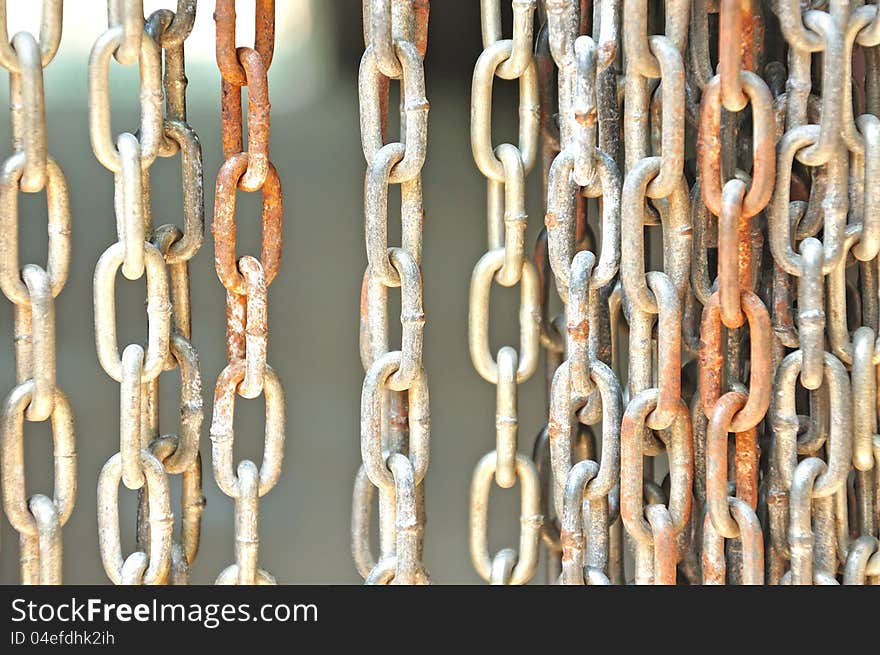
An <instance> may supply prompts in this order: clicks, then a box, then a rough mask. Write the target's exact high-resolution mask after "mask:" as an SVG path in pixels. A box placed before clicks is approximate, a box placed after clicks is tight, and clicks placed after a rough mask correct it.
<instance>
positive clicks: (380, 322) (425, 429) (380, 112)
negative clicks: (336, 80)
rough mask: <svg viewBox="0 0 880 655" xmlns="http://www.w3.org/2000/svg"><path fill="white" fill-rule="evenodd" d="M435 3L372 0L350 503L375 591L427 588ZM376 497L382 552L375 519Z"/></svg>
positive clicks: (358, 557) (355, 543)
mask: <svg viewBox="0 0 880 655" xmlns="http://www.w3.org/2000/svg"><path fill="white" fill-rule="evenodd" d="M428 13H429V3H428V1H427V0H364V3H363V25H364V46H365V50H364V54H363V56H362V58H361V65H360V70H359V72H358V96H359V99H360V127H361V144H362V146H363V152H364V158H365V159H366V162H367V171H366V175H365V181H364V232H365V238H366V250H367V269H366V271H365V272H364V276H363V281H362V285H361V301H360V354H361V362H362V364H363V367H364V370H365V376H364V383H363V388H362V392H361V434H360V444H361V458H362V460H363V463H362V464H361V466H360V469H359V470H358V473H357V476H356V478H355V484H354V492H353V495H352V519H351V540H352V554H353V556H354V560H355V564H356V566H357V569H358V572H359V573H360V574H361V576H362V577H363V578H364V579H365V581H366V583H367V584H428V583H429V582H430V578H429V574H428V571H427V569H426V568H425V565H424V563H423V562H422V546H423V539H424V531H425V523H426V517H425V508H424V493H423V489H424V485H423V484H422V481H423V480H424V477H425V473H426V471H427V468H428V456H429V448H430V447H429V438H430V404H429V400H428V378H427V374H426V373H425V369H424V366H423V362H422V344H423V331H424V325H425V314H424V294H423V281H422V269H421V260H422V225H423V222H424V207H423V203H422V177H421V171H422V166H423V165H424V163H425V155H426V151H427V138H428V101H427V99H426V97H425V71H424V63H423V62H424V57H425V50H426V48H427V34H428ZM391 80H399V81H400V138H399V140H397V141H388V140H387V134H386V125H387V115H388V111H389V107H388V104H389V103H388V99H389V85H390V83H391ZM392 185H400V197H401V204H400V212H401V225H402V232H401V245H400V246H399V247H395V246H389V244H388V192H389V187H391V186H392ZM398 287H399V288H400V294H401V301H400V305H401V313H400V323H401V328H402V329H401V345H400V349H398V350H391V349H390V348H391V346H390V344H389V332H388V289H393V288H398ZM376 490H378V507H379V539H378V542H379V543H378V545H379V556H378V558H377V557H374V556H373V555H372V547H371V543H370V517H371V514H372V503H373V496H374V495H375V493H376Z"/></svg>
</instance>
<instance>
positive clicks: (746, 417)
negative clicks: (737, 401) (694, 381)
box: [699, 291, 773, 432]
mask: <svg viewBox="0 0 880 655" xmlns="http://www.w3.org/2000/svg"><path fill="white" fill-rule="evenodd" d="M740 302H741V305H742V309H743V312H745V315H746V319H747V321H748V324H749V338H750V349H751V350H750V362H751V371H750V375H749V395H748V401H747V402H746V404H745V406H744V407H743V408H742V410H740V411H739V412H737V413H736V414H735V415H734V417H733V420H732V421H731V430H732V431H734V432H743V431H745V430H747V429H749V428H752V427H754V426H756V425H757V424H758V423H759V422H760V421H761V419H763V418H764V414H766V413H767V408H768V407H769V405H770V392H771V389H772V382H773V380H772V379H771V378H772V376H771V370H770V339H771V331H770V315H769V314H768V313H767V308H766V307H765V306H764V303H762V302H761V299H760V298H758V296H756V295H755V294H754V293H752V292H751V291H742V292H741V293H740ZM721 326H722V323H721V302H720V297H719V294H718V292H717V291H716V292H715V293H713V294H712V296H710V298H709V302H708V303H706V306H705V307H704V308H703V322H702V324H701V327H700V353H699V364H700V366H699V378H700V400H701V403H702V406H703V412H704V413H705V414H706V417H707V418H711V416H712V412H713V411H714V408H715V403H716V402H717V401H718V399H719V397H721V387H722V372H723V369H724V367H723V360H724V358H723V355H722V331H721Z"/></svg>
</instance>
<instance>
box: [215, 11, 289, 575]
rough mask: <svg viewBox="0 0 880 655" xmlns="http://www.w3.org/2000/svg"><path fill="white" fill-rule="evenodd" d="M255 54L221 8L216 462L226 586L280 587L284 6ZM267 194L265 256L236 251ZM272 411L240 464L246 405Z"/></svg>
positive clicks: (259, 38)
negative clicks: (221, 338)
mask: <svg viewBox="0 0 880 655" xmlns="http://www.w3.org/2000/svg"><path fill="white" fill-rule="evenodd" d="M254 11H255V34H254V41H253V43H254V45H253V47H242V48H236V47H235V1H234V0H217V3H216V6H215V10H214V21H215V22H216V25H217V39H216V43H217V49H216V56H217V67H218V68H219V69H220V75H221V83H220V84H221V116H222V122H223V125H222V132H223V133H222V141H223V157H224V162H223V166H222V167H221V168H220V172H219V173H218V174H217V187H216V190H215V193H214V222H213V225H212V228H211V230H212V232H213V235H214V263H215V268H216V270H217V277H218V278H220V282H221V283H222V284H223V286H224V288H225V289H226V359H227V365H226V367H225V368H224V369H223V371H222V372H221V373H220V375H219V376H218V378H217V384H216V386H215V388H214V413H213V417H212V420H211V443H212V450H211V461H212V465H213V469H214V478H215V479H216V481H217V485H218V486H219V487H220V490H221V491H222V492H223V493H224V494H226V495H227V496H229V497H230V498H232V499H233V500H234V501H235V563H234V564H231V565H229V566H228V567H226V568H225V569H224V570H223V571H222V572H221V573H220V575H219V576H218V577H217V584H242V585H252V584H275V578H274V577H273V576H272V575H271V574H270V573H268V572H267V571H265V570H264V569H262V568H260V567H259V564H258V547H259V530H258V519H259V499H260V498H261V497H262V496H264V495H266V494H267V493H268V492H269V491H270V490H271V489H272V487H274V486H275V484H276V483H277V482H278V479H279V477H280V476H281V464H282V461H283V458H284V436H285V434H284V432H285V425H284V421H285V418H284V412H285V405H284V389H283V388H282V386H281V380H280V379H279V378H278V374H277V373H276V372H275V371H274V370H273V369H272V367H271V366H269V364H268V362H267V360H266V353H267V345H268V317H267V299H268V296H267V290H268V287H269V285H270V284H271V283H272V281H273V280H274V279H275V277H276V275H277V274H278V268H279V266H280V264H281V232H282V220H283V206H282V195H281V181H280V179H279V177H278V172H277V171H276V170H275V166H274V165H273V164H272V162H271V161H270V159H269V127H270V126H269V82H268V71H269V66H270V65H271V64H272V54H273V50H274V47H275V0H255V2H254ZM242 87H247V90H248V109H247V119H246V123H247V149H245V144H244V141H243V129H242V128H243V120H245V119H244V118H243V116H242V98H241V92H242ZM237 189H241V190H242V191H247V192H256V191H259V192H260V193H261V195H262V200H263V203H262V221H261V224H262V247H261V252H260V257H259V258H256V257H252V256H250V255H244V256H242V257H240V258H238V257H237V255H236V249H235V232H236V224H235V219H236V216H235V200H236V199H235V195H236V190H237ZM261 395H263V396H264V398H265V402H266V425H265V439H264V450H263V461H262V463H261V464H260V466H259V467H258V466H257V465H256V464H255V463H254V462H253V461H251V460H249V459H245V460H242V461H241V462H240V463H239V464H238V466H237V467H235V466H234V464H233V441H234V438H235V433H234V430H233V416H234V412H235V399H236V397H237V396H241V397H242V398H247V399H255V398H258V397H259V396H261Z"/></svg>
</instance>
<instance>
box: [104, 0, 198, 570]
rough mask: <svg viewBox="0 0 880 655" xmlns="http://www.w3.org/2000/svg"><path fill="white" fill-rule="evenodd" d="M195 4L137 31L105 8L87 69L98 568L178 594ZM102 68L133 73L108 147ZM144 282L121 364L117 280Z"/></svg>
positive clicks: (192, 406)
mask: <svg viewBox="0 0 880 655" xmlns="http://www.w3.org/2000/svg"><path fill="white" fill-rule="evenodd" d="M195 11H196V2H195V0H178V3H177V11H176V12H172V11H170V10H167V9H160V10H158V11H156V12H154V13H153V14H151V15H150V17H149V18H147V19H146V20H145V19H144V15H143V4H142V2H140V1H137V0H108V29H107V31H105V32H104V34H102V35H101V36H100V37H99V38H98V40H97V41H96V42H95V45H94V47H93V49H92V55H91V58H90V61H89V121H90V122H89V128H90V135H91V139H92V148H93V150H94V152H95V156H96V157H97V158H98V160H99V161H100V162H101V163H102V164H103V165H104V166H105V167H106V168H108V169H109V170H111V171H112V172H113V174H114V181H115V184H114V209H115V214H116V232H117V241H116V243H114V244H112V245H111V246H109V247H108V248H107V249H106V250H105V251H104V254H103V255H101V258H100V259H99V260H98V263H97V266H96V268H95V277H94V308H95V342H96V344H97V351H98V360H99V362H100V363H101V366H102V367H103V368H104V370H105V372H106V373H107V374H108V375H109V376H110V377H111V378H112V379H113V380H115V381H117V382H119V384H120V428H119V452H118V453H117V454H116V455H114V456H113V457H112V458H111V459H110V460H109V461H108V462H107V464H106V465H105V467H104V470H103V471H102V473H101V479H100V482H99V497H100V498H99V506H98V526H99V536H100V541H101V555H102V560H103V562H104V569H105V571H106V572H107V575H108V576H109V578H110V579H111V580H112V581H113V582H114V583H116V584H165V583H168V582H170V583H173V584H186V583H187V581H188V578H189V568H190V565H191V564H192V562H193V559H194V558H195V555H196V552H197V550H198V543H199V529H200V521H201V514H202V510H203V508H204V504H205V501H204V497H203V496H202V492H201V461H200V459H199V440H200V433H201V428H202V420H203V409H202V381H201V373H200V371H199V358H198V353H197V352H196V350H195V348H194V347H193V345H192V343H191V341H190V339H191V336H192V334H191V332H192V330H191V317H190V301H189V260H190V259H191V258H192V257H193V256H194V255H195V254H196V252H197V251H198V250H199V248H200V247H201V244H202V242H203V240H204V201H203V192H202V182H203V180H202V161H201V146H200V145H199V140H198V137H197V136H196V134H195V132H194V131H193V129H192V128H191V127H190V126H189V124H188V123H187V119H186V74H185V65H184V41H185V40H186V37H187V36H188V35H189V32H190V30H191V29H192V26H193V22H194V20H195ZM111 58H115V59H116V61H118V62H119V63H120V64H122V65H135V64H137V66H138V70H139V73H140V100H141V103H140V104H141V126H140V129H139V130H138V131H137V133H136V134H131V133H128V132H123V133H121V134H119V135H118V136H117V137H115V140H114V137H113V136H112V129H111V120H110V113H111V101H110V83H109V70H110V63H111ZM178 152H180V155H181V183H182V187H183V221H182V224H183V226H182V228H179V227H177V226H176V225H174V224H165V225H160V226H158V227H154V226H153V223H152V217H151V210H150V173H149V170H150V167H151V166H152V165H153V163H154V162H155V160H156V158H157V157H171V156H174V155H176V154H177V153H178ZM119 270H121V271H122V274H123V276H125V277H126V278H128V279H130V280H136V279H139V278H141V277H145V278H146V288H147V303H146V313H147V344H146V347H145V348H144V347H143V346H141V345H139V344H129V345H127V346H125V348H124V349H123V350H122V352H121V353H120V350H119V345H118V343H117V330H116V311H115V310H116V297H115V294H116V274H117V272H118V271H119ZM174 368H179V369H180V379H181V398H180V418H181V420H180V428H179V430H178V432H177V433H176V434H167V435H162V434H161V432H160V426H159V376H160V375H161V373H162V372H163V371H168V370H172V369H174ZM168 475H181V478H182V490H183V493H182V513H181V530H180V537H179V539H178V538H176V537H173V536H172V534H173V516H172V514H171V510H170V500H169V492H168V485H169V481H168V478H167V476H168ZM120 481H121V482H122V483H123V484H124V485H125V486H126V487H127V488H128V489H138V490H140V493H139V502H140V507H139V511H138V526H137V537H138V541H137V543H138V549H137V550H136V551H135V552H134V553H133V554H132V555H130V556H129V557H128V558H127V559H123V557H122V551H121V546H120V541H119V524H118V514H119V510H118V506H117V503H118V493H117V487H118V484H119V482H120Z"/></svg>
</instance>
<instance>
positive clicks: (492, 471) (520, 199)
mask: <svg viewBox="0 0 880 655" xmlns="http://www.w3.org/2000/svg"><path fill="white" fill-rule="evenodd" d="M511 4H512V7H513V33H512V38H511V39H504V38H502V25H501V16H502V12H501V3H500V0H482V1H481V2H480V21H481V26H482V34H483V52H482V53H481V54H480V56H479V58H478V59H477V63H476V65H475V67H474V75H473V81H472V85H471V150H472V151H473V156H474V161H475V162H476V164H477V168H478V169H479V170H480V172H481V173H482V174H483V176H484V177H485V178H486V183H487V231H488V248H487V252H486V254H485V255H483V256H482V257H481V258H480V260H479V261H478V262H477V264H476V266H475V267H474V271H473V274H472V276H471V285H470V294H469V301H468V303H469V304H468V307H469V309H468V345H469V348H470V354H471V361H472V362H473V364H474V368H475V369H476V370H477V372H478V373H479V374H480V376H481V377H482V378H483V379H484V380H486V381H487V382H490V383H491V384H494V385H495V386H496V390H497V391H496V410H495V428H496V429H495V449H494V450H493V451H491V452H490V453H488V454H486V455H485V456H483V458H482V459H481V460H480V461H479V462H478V463H477V466H476V469H475V470H474V474H473V479H472V482H471V498H470V536H469V542H470V551H471V560H472V562H473V564H474V568H475V569H476V570H477V573H479V575H480V577H481V578H483V579H484V580H485V581H486V582H490V583H491V584H517V585H519V584H525V583H526V582H528V581H529V580H530V579H531V578H532V576H533V575H534V574H535V569H536V568H537V565H538V554H539V542H540V532H541V525H542V523H543V515H542V514H541V483H540V480H539V476H538V470H537V468H536V467H535V464H534V462H533V461H532V459H531V458H530V457H528V456H526V455H523V454H521V453H519V452H518V444H517V437H518V427H519V425H518V423H519V420H518V418H517V387H518V385H519V384H521V383H523V382H525V381H526V380H528V379H529V378H530V377H531V376H532V375H533V374H534V372H535V370H536V369H537V367H538V357H539V354H540V338H539V337H540V323H541V311H540V306H541V298H540V285H539V279H538V271H537V268H536V267H535V264H534V263H533V262H532V261H531V260H530V259H529V258H528V257H527V256H526V252H525V235H526V227H527V224H528V216H527V215H526V206H525V205H526V203H525V179H526V175H527V174H528V172H529V171H530V170H531V169H532V168H533V167H534V165H535V161H536V159H537V155H538V132H539V127H540V124H539V104H538V76H537V69H536V66H535V60H534V56H533V54H532V53H533V48H534V44H533V30H534V13H535V0H512V2H511ZM496 77H499V78H501V79H507V80H515V81H517V83H518V85H519V120H520V125H519V143H518V145H513V144H510V143H503V144H501V145H499V146H493V145H492V87H493V83H494V80H495V78H496ZM493 280H494V281H496V282H498V284H501V285H502V286H506V287H514V286H517V285H519V288H520V308H519V333H520V344H519V350H517V349H516V348H513V347H510V346H504V347H502V348H501V349H499V350H498V354H497V356H494V357H493V355H492V351H491V347H490V345H489V319H490V312H489V298H490V293H491V288H492V281H493ZM493 479H494V481H495V483H496V484H497V485H498V486H499V487H502V488H504V489H509V488H511V487H513V486H514V485H515V484H516V483H517V482H519V484H520V499H521V501H520V535H519V546H518V550H514V549H511V548H504V549H502V550H500V551H498V552H497V553H496V554H494V555H493V554H492V553H491V552H490V551H489V544H488V527H489V525H488V523H489V494H490V491H491V487H492V481H493Z"/></svg>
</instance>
